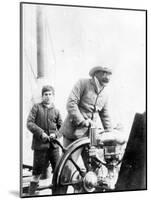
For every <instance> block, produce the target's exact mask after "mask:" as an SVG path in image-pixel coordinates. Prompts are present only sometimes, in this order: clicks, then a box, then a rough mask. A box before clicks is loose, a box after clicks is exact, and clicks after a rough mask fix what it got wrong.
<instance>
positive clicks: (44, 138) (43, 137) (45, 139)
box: [41, 132, 49, 142]
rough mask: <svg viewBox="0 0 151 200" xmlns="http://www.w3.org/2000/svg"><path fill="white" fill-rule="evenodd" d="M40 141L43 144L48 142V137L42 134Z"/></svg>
mask: <svg viewBox="0 0 151 200" xmlns="http://www.w3.org/2000/svg"><path fill="white" fill-rule="evenodd" d="M41 139H42V141H43V142H47V141H49V136H48V135H47V134H46V133H45V132H43V133H42V135H41Z"/></svg>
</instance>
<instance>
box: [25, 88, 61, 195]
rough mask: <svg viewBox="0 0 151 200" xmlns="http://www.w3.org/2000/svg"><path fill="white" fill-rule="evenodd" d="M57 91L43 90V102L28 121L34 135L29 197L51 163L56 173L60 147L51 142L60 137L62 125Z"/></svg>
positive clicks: (31, 113) (36, 106)
mask: <svg viewBox="0 0 151 200" xmlns="http://www.w3.org/2000/svg"><path fill="white" fill-rule="evenodd" d="M54 95H55V91H54V88H53V87H52V86H49V85H46V86H44V87H43V88H42V102H41V103H37V104H35V105H34V106H33V107H32V109H31V111H30V113H29V116H28V119H27V128H28V129H29V130H30V131H31V133H32V134H33V140H32V149H33V150H34V158H33V172H32V175H33V177H32V180H31V182H30V187H29V195H34V194H35V191H36V189H37V186H38V182H39V178H40V175H41V174H42V172H43V171H44V170H45V169H47V167H48V166H49V162H50V163H51V166H52V171H54V169H55V166H56V164H57V161H58V159H59V147H58V146H57V145H56V144H54V143H52V142H49V139H50V138H57V137H58V136H59V133H58V130H59V129H60V127H61V125H62V119H61V115H60V112H59V111H58V110H57V109H56V108H55V106H54V104H53V99H54Z"/></svg>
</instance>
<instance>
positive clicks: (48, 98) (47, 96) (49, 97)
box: [42, 91, 54, 104]
mask: <svg viewBox="0 0 151 200" xmlns="http://www.w3.org/2000/svg"><path fill="white" fill-rule="evenodd" d="M53 99H54V94H53V92H52V91H46V92H44V93H43V96H42V101H43V102H44V103H45V104H51V103H52V102H53Z"/></svg>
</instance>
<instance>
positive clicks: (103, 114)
mask: <svg viewBox="0 0 151 200" xmlns="http://www.w3.org/2000/svg"><path fill="white" fill-rule="evenodd" d="M99 115H100V118H101V121H102V124H103V128H104V129H105V130H107V131H111V130H112V123H111V118H110V114H109V106H108V100H107V101H106V102H105V104H104V107H103V109H102V110H101V111H100V112H99Z"/></svg>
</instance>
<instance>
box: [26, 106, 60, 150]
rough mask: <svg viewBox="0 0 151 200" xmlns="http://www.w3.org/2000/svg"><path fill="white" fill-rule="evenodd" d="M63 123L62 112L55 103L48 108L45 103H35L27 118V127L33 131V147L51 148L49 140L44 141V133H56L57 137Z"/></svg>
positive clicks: (39, 148) (38, 148) (36, 148)
mask: <svg viewBox="0 0 151 200" xmlns="http://www.w3.org/2000/svg"><path fill="white" fill-rule="evenodd" d="M61 125H62V119H61V115H60V112H59V111H58V110H57V109H56V108H55V107H54V105H53V106H52V107H50V108H47V107H46V106H45V105H44V104H43V103H38V104H35V105H34V106H33V107H32V109H31V111H30V113H29V116H28V119H27V128H28V129H29V130H30V131H31V132H32V133H33V140H32V149H34V150H41V149H47V148H49V146H50V144H49V142H46V143H44V142H42V139H41V136H42V133H43V132H45V133H46V134H47V135H50V134H51V133H55V134H56V137H57V136H58V130H59V129H60V127H61ZM54 147H55V146H54Z"/></svg>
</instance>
